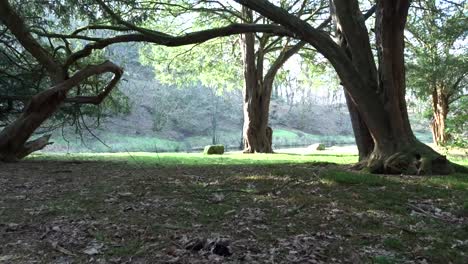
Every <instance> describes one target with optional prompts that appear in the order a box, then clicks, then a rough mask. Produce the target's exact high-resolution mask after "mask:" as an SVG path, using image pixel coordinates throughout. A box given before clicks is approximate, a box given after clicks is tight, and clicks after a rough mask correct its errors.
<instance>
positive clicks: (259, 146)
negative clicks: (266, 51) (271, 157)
mask: <svg viewBox="0 0 468 264" xmlns="http://www.w3.org/2000/svg"><path fill="white" fill-rule="evenodd" d="M243 13H244V17H245V18H246V20H247V21H253V14H252V10H250V9H248V8H243ZM241 45H242V57H243V67H244V90H243V96H244V101H243V105H244V106H243V109H244V128H243V142H244V153H272V152H273V148H272V135H273V130H272V129H271V128H270V127H269V126H268V116H269V110H270V99H271V92H272V88H273V79H270V80H264V76H263V59H264V57H263V54H262V47H259V50H258V53H257V54H256V52H255V35H254V34H253V33H247V34H243V35H242V36H241Z"/></svg>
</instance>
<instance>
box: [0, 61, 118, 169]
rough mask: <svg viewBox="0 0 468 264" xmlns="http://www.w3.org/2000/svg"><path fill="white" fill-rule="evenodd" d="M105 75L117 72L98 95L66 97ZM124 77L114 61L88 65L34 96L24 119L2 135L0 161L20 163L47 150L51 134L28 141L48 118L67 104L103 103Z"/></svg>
mask: <svg viewBox="0 0 468 264" xmlns="http://www.w3.org/2000/svg"><path fill="white" fill-rule="evenodd" d="M106 72H111V73H114V78H113V79H112V81H111V82H110V83H109V84H108V86H107V87H106V88H105V89H104V90H103V92H102V93H100V94H99V95H97V96H89V97H88V96H81V97H74V98H67V93H68V92H69V91H70V90H71V89H72V88H73V87H75V86H76V85H78V84H79V83H81V82H82V81H84V80H85V79H87V78H89V77H90V76H93V75H98V74H102V73H106ZM121 76H122V69H120V68H119V67H118V66H117V65H115V64H113V63H112V62H105V63H103V64H100V65H95V66H89V67H87V68H85V69H83V70H81V71H79V72H78V73H76V74H75V75H74V76H72V77H71V78H70V79H68V80H66V81H64V82H62V83H60V84H58V85H56V86H54V87H52V88H50V89H48V90H46V91H44V92H41V93H39V94H37V95H35V96H34V97H33V98H32V99H31V101H30V102H29V104H28V106H27V107H26V108H25V110H24V111H23V113H22V114H21V116H20V117H19V118H18V119H16V120H15V121H14V122H13V123H11V124H10V125H9V126H7V127H5V128H4V129H3V130H2V132H1V133H0V160H1V161H7V162H11V161H17V160H19V159H22V158H24V157H26V156H27V155H29V154H30V153H32V152H34V151H37V150H40V149H42V148H44V147H45V146H46V145H48V144H50V143H49V141H48V140H49V138H50V135H46V136H43V137H40V138H38V139H36V140H33V141H28V139H29V138H30V137H31V136H32V134H33V133H34V131H36V129H37V128H39V127H40V126H41V125H42V123H44V122H45V121H46V120H47V119H49V118H50V117H51V116H52V115H53V114H54V113H55V112H56V111H57V109H58V108H59V107H60V106H61V105H62V104H63V103H64V102H66V101H68V102H74V103H86V104H96V105H97V104H100V103H101V102H102V100H104V98H105V97H106V96H107V95H108V94H109V93H110V92H111V90H112V89H113V88H114V87H115V85H116V84H117V82H118V81H119V80H120V78H121Z"/></svg>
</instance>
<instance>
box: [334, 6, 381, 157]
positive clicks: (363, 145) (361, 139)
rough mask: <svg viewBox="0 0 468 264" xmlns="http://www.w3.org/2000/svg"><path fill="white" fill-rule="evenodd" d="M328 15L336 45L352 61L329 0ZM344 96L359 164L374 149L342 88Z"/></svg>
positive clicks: (348, 96)
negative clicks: (332, 26)
mask: <svg viewBox="0 0 468 264" xmlns="http://www.w3.org/2000/svg"><path fill="white" fill-rule="evenodd" d="M373 12H374V11H373V10H371V11H369V12H368V13H367V14H366V15H365V19H367V18H368V17H370V16H371V15H372V13H373ZM330 15H331V17H332V20H333V25H334V29H335V34H336V41H337V44H338V45H340V47H341V48H342V49H343V50H344V51H345V52H346V54H347V56H348V57H349V59H351V60H352V59H353V58H352V53H351V51H350V49H349V47H348V43H347V41H346V36H345V35H344V34H343V31H342V30H343V29H342V26H341V24H340V20H339V19H338V17H337V15H336V8H335V5H334V3H333V0H330ZM359 15H362V14H359ZM356 64H357V63H356ZM356 67H359V65H356ZM371 72H375V69H372V70H371ZM344 94H345V100H346V105H347V107H348V111H349V117H350V119H351V125H352V128H353V133H354V139H355V142H356V146H357V148H358V152H359V161H360V162H361V161H364V160H365V159H367V158H368V157H369V155H370V154H371V153H372V151H373V149H374V141H373V139H372V136H371V134H370V132H369V128H368V127H367V125H366V123H365V122H364V120H363V118H362V116H361V114H360V113H359V109H358V107H357V106H356V104H355V103H354V101H353V99H352V97H351V95H349V93H348V92H347V90H346V88H344Z"/></svg>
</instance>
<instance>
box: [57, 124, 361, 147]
mask: <svg viewBox="0 0 468 264" xmlns="http://www.w3.org/2000/svg"><path fill="white" fill-rule="evenodd" d="M217 138H218V142H219V144H223V145H225V146H227V147H229V149H231V150H237V148H238V146H239V144H240V132H238V131H219V133H218V135H217ZM99 139H100V140H102V141H103V142H104V143H105V144H102V143H101V142H99V141H98V140H96V139H95V138H92V137H90V138H86V139H84V142H82V141H81V139H80V138H79V137H76V138H70V139H69V142H67V141H66V140H65V139H63V138H62V136H60V135H54V136H53V138H52V141H54V142H55V143H54V145H53V146H51V147H50V148H51V149H53V150H54V151H55V152H96V153H100V152H127V151H130V152H132V151H143V152H179V151H192V150H194V149H195V150H198V149H202V148H203V147H204V146H206V145H210V144H211V143H212V138H211V136H209V135H206V136H202V135H197V136H190V137H186V138H184V139H171V138H163V137H161V136H159V135H158V134H156V133H155V135H154V136H143V135H123V134H117V133H107V132H101V133H99ZM314 143H326V144H328V145H336V144H354V138H353V137H352V136H342V135H312V134H307V133H304V132H300V131H292V130H284V129H275V130H274V132H273V145H274V146H275V147H276V148H279V147H282V146H306V145H310V144H314Z"/></svg>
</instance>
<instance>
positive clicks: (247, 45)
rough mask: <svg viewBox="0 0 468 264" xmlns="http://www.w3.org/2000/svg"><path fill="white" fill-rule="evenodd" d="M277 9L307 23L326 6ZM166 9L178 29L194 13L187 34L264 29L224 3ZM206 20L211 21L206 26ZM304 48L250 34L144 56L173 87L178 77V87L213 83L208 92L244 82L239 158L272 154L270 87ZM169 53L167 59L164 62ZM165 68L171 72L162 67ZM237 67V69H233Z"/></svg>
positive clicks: (310, 4)
mask: <svg viewBox="0 0 468 264" xmlns="http://www.w3.org/2000/svg"><path fill="white" fill-rule="evenodd" d="M159 3H160V2H159ZM282 7H283V8H285V9H288V10H290V11H291V12H294V13H295V14H297V15H300V16H304V17H308V20H315V19H317V18H318V17H320V15H321V14H322V12H323V11H324V10H325V7H326V5H325V1H307V0H304V1H283V2H282ZM167 8H168V9H167V10H168V12H169V13H170V14H171V15H174V14H175V16H176V18H173V19H170V21H171V22H170V23H171V25H174V24H176V25H177V24H178V23H174V21H177V18H178V17H180V16H182V14H184V15H187V12H192V13H194V15H193V16H194V17H196V18H197V19H196V21H195V22H194V24H193V25H192V28H194V26H195V28H197V27H199V28H204V27H206V26H207V25H211V26H215V25H227V24H229V23H232V22H233V21H238V22H240V23H249V24H255V23H259V24H264V23H268V21H266V20H265V19H264V18H262V17H261V16H255V17H254V16H253V13H252V12H251V11H249V10H247V9H244V10H242V8H241V9H239V8H237V7H235V6H232V5H229V3H223V4H221V3H217V4H216V3H214V4H213V3H212V2H211V1H198V2H196V4H194V3H193V2H191V1H179V2H178V4H177V5H168V7H167ZM168 17H169V18H170V17H171V16H168ZM206 17H209V18H210V21H209V22H208V23H207V22H206V20H207V19H206ZM183 22H184V23H183V26H184V27H187V20H183ZM157 23H160V21H158V22H157ZM166 23H167V22H166ZM326 24H327V23H324V25H322V26H325V25H326ZM159 27H160V25H159ZM151 28H155V27H154V26H152V27H151ZM176 28H177V27H176ZM236 43H239V44H240V45H236ZM304 46H305V42H299V41H297V40H294V39H292V38H283V37H278V36H275V35H272V34H263V33H256V34H254V33H249V34H245V35H243V37H241V38H240V40H238V39H235V38H233V37H230V38H225V39H223V40H214V41H210V42H209V43H204V44H203V45H194V46H191V47H188V48H182V49H176V50H173V49H170V50H169V51H166V50H163V49H162V48H161V47H154V46H153V47H152V52H151V53H148V52H147V51H145V52H144V54H145V56H151V60H152V61H153V62H154V63H153V65H154V66H155V68H156V71H157V76H158V78H164V80H166V81H169V82H174V81H173V80H174V79H175V78H176V77H177V78H178V79H179V80H178V81H176V82H178V83H186V82H185V81H181V80H185V79H186V78H189V79H191V81H201V82H202V83H203V84H204V85H207V84H208V85H209V84H211V83H215V85H213V86H218V87H219V86H226V85H227V86H230V87H231V86H237V85H239V80H240V79H243V80H244V82H243V83H244V84H243V90H244V92H243V96H244V103H243V109H244V129H243V138H244V152H248V153H253V152H265V153H269V152H272V151H273V150H272V142H271V141H272V129H271V127H269V124H268V121H269V109H270V107H269V106H270V100H271V93H272V89H273V82H274V80H275V76H276V75H277V73H278V71H279V70H280V68H281V66H282V65H283V64H284V63H285V62H286V61H287V60H288V59H289V58H291V56H293V55H294V54H296V53H297V52H298V51H299V50H300V49H301V48H302V47H304ZM241 51H242V52H241ZM168 53H170V54H172V55H169V56H168ZM162 62H165V63H164V64H163V63H162ZM167 62H169V65H170V66H166V63H167ZM237 65H242V66H240V67H239V68H236V66H237ZM166 67H167V68H166ZM241 67H242V68H243V69H244V70H243V77H240V74H239V73H240V68H241ZM184 71H185V74H183V75H184V76H189V77H184V76H182V72H184ZM195 71H196V73H195ZM167 73H169V74H170V75H169V76H170V78H167V77H165V76H166V75H167ZM239 86H240V85H239Z"/></svg>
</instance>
